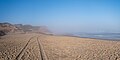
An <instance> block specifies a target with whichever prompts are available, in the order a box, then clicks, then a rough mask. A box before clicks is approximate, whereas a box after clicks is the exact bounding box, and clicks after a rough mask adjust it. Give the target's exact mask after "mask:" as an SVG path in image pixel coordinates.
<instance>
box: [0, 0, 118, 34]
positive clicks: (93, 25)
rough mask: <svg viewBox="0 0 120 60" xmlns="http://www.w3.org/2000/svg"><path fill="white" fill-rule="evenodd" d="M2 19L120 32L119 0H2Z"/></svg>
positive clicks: (55, 27) (58, 28) (52, 27)
mask: <svg viewBox="0 0 120 60" xmlns="http://www.w3.org/2000/svg"><path fill="white" fill-rule="evenodd" d="M0 22H10V23H14V24H16V23H22V24H31V25H45V26H48V28H49V29H50V30H51V31H54V32H59V33H73V32H120V1H119V0H0Z"/></svg>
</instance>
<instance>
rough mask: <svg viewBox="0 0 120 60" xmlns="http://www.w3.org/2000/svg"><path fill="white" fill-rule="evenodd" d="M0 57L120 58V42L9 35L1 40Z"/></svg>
mask: <svg viewBox="0 0 120 60" xmlns="http://www.w3.org/2000/svg"><path fill="white" fill-rule="evenodd" d="M0 60H120V41H108V40H98V39H89V38H77V37H67V36H50V35H42V34H34V33H30V34H10V35H6V36H3V37H2V38H1V39H0Z"/></svg>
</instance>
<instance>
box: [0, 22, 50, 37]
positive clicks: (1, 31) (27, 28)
mask: <svg viewBox="0 0 120 60" xmlns="http://www.w3.org/2000/svg"><path fill="white" fill-rule="evenodd" d="M7 33H44V34H48V33H50V31H49V30H48V29H47V27H46V26H32V25H23V24H11V23H0V36H3V35H5V34H7Z"/></svg>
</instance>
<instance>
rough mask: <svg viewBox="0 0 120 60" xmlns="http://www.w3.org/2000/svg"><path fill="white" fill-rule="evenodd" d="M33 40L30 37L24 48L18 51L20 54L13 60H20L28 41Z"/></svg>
mask: <svg viewBox="0 0 120 60" xmlns="http://www.w3.org/2000/svg"><path fill="white" fill-rule="evenodd" d="M33 38H34V37H31V38H30V39H29V40H28V42H27V43H26V45H25V46H24V48H23V49H22V50H21V51H20V53H19V54H18V55H17V56H16V58H15V60H20V59H21V57H22V56H23V55H24V52H25V50H26V49H27V47H28V44H29V42H30V40H31V39H33Z"/></svg>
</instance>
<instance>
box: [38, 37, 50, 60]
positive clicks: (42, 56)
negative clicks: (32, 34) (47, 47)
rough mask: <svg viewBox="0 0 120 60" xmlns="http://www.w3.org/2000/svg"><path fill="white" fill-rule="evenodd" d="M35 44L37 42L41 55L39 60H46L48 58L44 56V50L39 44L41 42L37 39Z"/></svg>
mask: <svg viewBox="0 0 120 60" xmlns="http://www.w3.org/2000/svg"><path fill="white" fill-rule="evenodd" d="M37 42H38V46H39V49H40V55H41V58H40V59H41V60H48V58H47V56H46V54H45V51H44V49H43V46H42V44H41V43H40V42H41V41H40V40H39V39H38V37H37Z"/></svg>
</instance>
